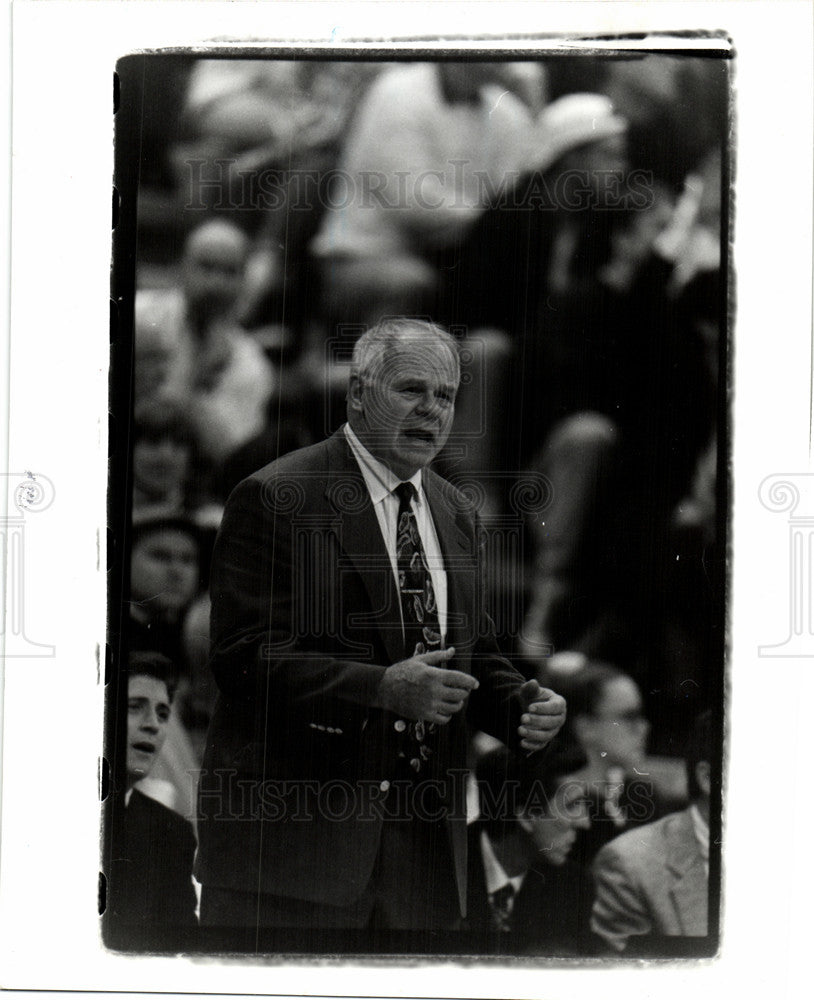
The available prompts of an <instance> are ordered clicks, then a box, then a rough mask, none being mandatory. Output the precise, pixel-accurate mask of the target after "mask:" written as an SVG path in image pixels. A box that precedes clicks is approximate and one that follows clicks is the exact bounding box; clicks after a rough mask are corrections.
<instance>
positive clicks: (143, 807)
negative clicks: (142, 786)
mask: <svg viewBox="0 0 814 1000" xmlns="http://www.w3.org/2000/svg"><path fill="white" fill-rule="evenodd" d="M128 816H129V817H139V818H140V819H141V820H142V821H144V822H146V823H149V825H150V827H151V828H152V829H153V830H154V831H158V832H159V833H160V836H161V838H164V842H165V843H166V841H168V840H169V841H173V842H175V843H179V842H180V843H188V844H189V845H190V846H191V847H193V848H194V846H195V834H194V833H193V832H192V826H191V825H190V824H189V823H188V822H187V820H185V819H184V817H183V816H180V815H179V814H178V813H177V812H175V811H174V810H173V809H170V808H168V807H167V806H165V805H164V804H163V803H162V802H159V801H158V800H157V799H154V798H152V797H151V796H149V795H145V794H144V792H140V791H139V790H138V788H134V789H133V792H132V796H131V798H130V805H129V806H128ZM161 842H162V840H161V839H159V838H155V843H156V844H158V843H161Z"/></svg>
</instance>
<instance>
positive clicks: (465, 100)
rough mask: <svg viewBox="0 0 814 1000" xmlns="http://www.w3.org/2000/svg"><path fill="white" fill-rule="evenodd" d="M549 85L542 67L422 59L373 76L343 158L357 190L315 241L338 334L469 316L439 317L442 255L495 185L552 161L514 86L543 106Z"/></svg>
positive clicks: (349, 183) (327, 311)
mask: <svg viewBox="0 0 814 1000" xmlns="http://www.w3.org/2000/svg"><path fill="white" fill-rule="evenodd" d="M543 88H544V81H543V76H542V69H541V67H540V66H539V65H538V64H535V63H525V64H519V63H478V62H469V63H439V64H432V63H414V64H410V65H399V66H395V67H393V68H390V69H387V70H385V71H384V72H382V73H381V75H380V76H379V77H378V78H377V79H376V80H374V82H373V83H372V85H371V86H370V88H369V89H368V91H367V93H366V95H365V97H364V99H363V101H362V103H361V105H360V107H359V109H358V111H357V113H356V116H355V117H354V119H353V121H352V124H351V128H350V131H349V132H348V135H347V139H346V141H345V145H344V149H343V151H342V156H341V158H340V162H339V171H340V176H342V177H344V178H345V187H346V188H347V190H346V191H342V192H339V191H337V192H336V193H335V201H336V204H335V205H332V206H331V207H330V209H329V211H328V212H327V213H326V214H325V216H324V218H323V220H322V225H321V227H320V230H319V232H318V234H317V236H316V238H315V239H314V240H313V242H312V244H311V251H312V253H313V255H314V258H315V259H316V261H317V262H318V264H319V266H320V270H321V274H322V305H323V313H324V316H325V318H326V320H327V321H328V324H329V327H330V330H331V333H332V334H333V333H334V332H335V331H334V326H335V324H336V323H343V324H348V325H354V324H355V325H358V326H361V327H364V326H365V325H370V324H372V323H375V322H376V321H377V320H379V319H380V318H381V317H382V316H384V315H388V316H393V315H403V314H413V315H415V314H418V313H424V314H429V315H432V316H433V317H434V318H436V319H438V320H439V321H443V320H448V319H449V318H453V319H455V320H456V321H461V317H447V316H445V315H443V314H439V310H438V308H437V301H436V300H437V296H438V292H439V284H440V279H441V275H440V272H439V255H443V254H444V253H445V252H446V251H448V250H450V249H454V248H455V247H456V245H458V244H460V241H461V240H462V238H464V237H465V235H466V233H467V232H468V230H469V229H470V228H471V226H472V224H473V223H474V222H475V220H476V219H477V218H478V217H479V216H480V214H481V213H482V212H483V210H484V208H485V199H486V197H487V192H488V191H495V190H499V189H500V188H501V186H502V185H503V184H504V183H505V181H506V179H507V177H508V178H509V179H511V177H512V176H513V175H515V174H517V173H518V172H519V171H523V170H527V169H531V168H532V167H533V166H534V165H535V163H536V160H537V159H543V158H544V156H545V150H544V148H543V149H542V150H541V148H540V146H541V143H540V140H539V138H538V137H537V135H536V133H535V130H534V122H535V117H534V114H533V113H532V111H531V110H530V108H529V107H528V106H527V105H526V104H524V103H523V101H522V100H521V99H519V98H518V97H517V96H516V94H515V93H513V92H512V91H513V90H514V91H520V92H521V93H523V94H528V93H529V92H530V91H531V92H532V93H536V94H537V95H538V98H537V103H538V105H539V103H540V102H541V96H542V93H543ZM535 147H537V148H535ZM340 196H341V197H342V199H343V200H342V201H340V200H339V198H340ZM464 304H465V300H464Z"/></svg>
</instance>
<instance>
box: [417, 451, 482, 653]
mask: <svg viewBox="0 0 814 1000" xmlns="http://www.w3.org/2000/svg"><path fill="white" fill-rule="evenodd" d="M423 484H424V492H425V494H426V496H427V502H428V504H429V507H430V512H431V513H432V519H433V523H434V524H435V531H436V534H437V535H438V543H439V545H440V546H441V554H442V555H443V557H444V568H445V570H446V573H447V643H446V645H447V646H448V647H449V646H454V647H455V648H456V649H457V650H459V651H460V652H462V653H463V651H464V649H465V648H467V647H469V646H471V643H472V641H473V637H474V636H475V635H476V634H477V629H476V627H475V626H476V623H473V622H468V621H467V620H466V616H467V609H471V608H473V607H475V600H474V598H475V579H474V573H473V566H474V565H475V561H474V560H473V553H472V542H471V541H470V539H469V538H468V537H467V535H466V534H465V533H464V532H463V531H462V530H461V528H460V527H459V526H458V520H457V513H458V512H457V510H455V509H454V508H453V506H452V503H451V500H450V497H449V496H448V495H447V494H445V493H444V492H443V489H442V488H441V486H439V482H438V479H437V477H434V476H431V475H429V474H428V472H427V471H426V470H425V472H424V475H423ZM470 613H471V612H470Z"/></svg>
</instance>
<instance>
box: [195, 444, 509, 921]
mask: <svg viewBox="0 0 814 1000" xmlns="http://www.w3.org/2000/svg"><path fill="white" fill-rule="evenodd" d="M424 488H425V492H426V496H427V499H428V502H429V505H430V509H431V511H432V516H433V519H434V522H435V527H436V531H437V533H438V538H439V542H440V545H441V549H442V552H443V554H444V559H445V567H446V571H447V577H448V624H447V645H448V646H455V649H456V650H457V653H456V656H455V659H454V661H453V662H452V663H451V666H454V668H455V669H457V670H461V671H465V672H468V673H471V674H473V675H474V676H475V677H476V678H477V679H478V680H479V681H480V687H479V689H478V690H477V691H476V692H473V693H472V695H471V696H470V698H469V702H468V706H467V709H466V716H467V719H466V720H465V719H464V713H463V712H462V713H459V714H458V715H457V716H455V717H454V718H453V719H452V720H451V722H450V723H449V724H448V725H446V726H443V727H439V728H438V730H437V732H436V733H435V734H434V736H433V740H434V743H433V745H434V753H433V755H432V757H431V758H430V761H429V766H428V770H427V772H426V774H425V775H422V778H427V779H429V780H433V781H438V782H440V785H439V786H437V787H438V788H439V789H440V792H441V795H442V798H443V801H444V807H445V812H446V818H447V820H448V826H449V833H450V838H451V844H452V850H453V856H454V859H455V872H454V875H455V879H456V883H457V886H458V893H459V898H460V901H461V905H462V908H463V907H464V905H465V895H466V854H467V845H466V810H465V777H464V768H465V761H466V743H467V727H466V723H467V722H468V723H469V724H470V725H471V726H473V727H475V728H477V729H484V730H486V731H487V732H490V733H492V734H493V735H495V736H497V737H498V738H499V739H501V740H504V741H506V742H508V743H510V744H512V743H516V741H517V737H516V735H515V733H516V729H517V726H518V725H519V719H520V715H521V713H522V706H521V702H520V698H519V697H518V694H517V692H518V689H519V687H520V685H521V684H522V682H523V678H522V677H521V675H520V674H519V673H518V672H517V671H516V670H514V668H513V667H512V666H511V665H510V664H509V663H508V662H507V661H506V660H505V659H503V658H502V657H501V656H500V654H499V651H498V648H497V644H496V642H495V638H494V630H493V627H492V623H491V621H490V620H489V618H488V616H487V615H486V613H485V610H484V606H483V588H482V585H481V566H480V545H479V531H478V528H477V525H476V520H475V518H474V517H473V515H472V513H471V512H470V509H469V507H468V504H467V500H466V499H465V497H464V496H463V495H462V494H461V493H460V492H459V491H458V490H456V489H454V487H452V486H451V485H450V484H449V483H447V482H446V481H445V480H443V479H441V478H440V477H439V476H437V475H436V474H435V473H433V472H431V471H429V470H426V471H425V472H424ZM211 596H212V640H213V649H214V653H213V660H212V667H213V670H214V673H215V677H216V679H217V682H218V686H219V688H220V696H219V700H218V704H217V706H216V709H215V712H214V716H213V720H212V724H211V727H210V733H209V738H208V741H207V743H208V745H207V749H206V754H205V758H204V764H203V774H202V780H201V786H200V800H199V801H200V809H199V814H200V815H199V825H198V833H199V840H200V850H199V855H198V863H197V869H196V874H197V876H198V878H199V879H200V880H201V882H202V883H203V884H204V885H212V886H219V887H223V888H233V889H239V890H246V891H260V892H267V893H272V894H278V895H282V896H288V897H293V898H297V899H304V900H310V901H314V902H326V903H333V904H336V905H347V904H350V903H352V902H353V901H354V900H356V899H358V898H359V897H360V895H361V894H362V892H363V891H364V889H365V887H366V886H367V884H368V883H369V881H370V876H371V873H372V870H373V864H374V861H375V859H376V854H377V850H378V843H379V837H380V833H381V823H382V812H381V802H382V800H385V796H386V795H387V794H389V793H387V792H385V791H382V789H386V788H387V783H388V782H391V781H393V779H394V777H395V776H396V773H397V772H396V767H397V764H396V762H397V755H398V752H399V748H400V746H401V741H402V740H403V739H404V735H403V734H401V733H400V732H399V731H398V728H397V726H396V723H397V722H398V721H399V720H398V719H397V717H396V716H394V715H391V714H390V713H388V712H385V711H383V710H379V709H375V708H372V707H371V705H372V703H373V701H374V699H375V694H376V691H377V688H378V685H379V682H380V681H381V678H382V676H383V674H384V671H385V669H386V667H387V666H389V665H390V664H392V663H395V662H397V661H399V660H401V659H403V658H404V650H403V638H402V631H401V624H400V621H401V619H400V611H399V595H398V592H397V589H396V584H395V580H394V578H393V572H392V567H391V563H390V560H389V558H388V556H387V552H386V549H385V545H384V540H383V538H382V535H381V531H380V529H379V524H378V521H377V519H376V514H375V512H374V510H373V507H372V504H371V502H370V498H369V495H368V491H367V487H366V485H365V482H364V479H363V477H362V474H361V472H360V470H359V467H358V464H357V462H356V460H355V458H354V456H353V454H352V452H351V451H350V448H349V446H348V443H347V440H346V438H345V436H344V433H343V432H342V431H341V430H340V431H338V432H337V433H336V434H334V435H333V436H332V437H331V438H329V439H328V440H327V441H324V442H322V443H320V444H317V445H314V446H312V447H310V448H305V449H303V450H301V451H297V452H294V453H292V454H290V455H287V456H285V457H284V458H281V459H280V460H278V461H277V462H273V463H272V464H271V465H268V466H266V467H265V468H264V469H262V470H260V471H259V472H257V473H255V474H254V475H253V476H251V477H249V478H248V479H246V480H244V481H243V482H242V483H241V484H240V485H239V486H238V487H237V488H236V489H235V491H234V492H233V493H232V495H231V497H230V499H229V501H228V503H227V505H226V511H225V514H224V518H223V523H222V526H221V529H220V533H219V535H218V539H217V541H216V544H215V551H214V556H213V564H212V580H211ZM391 792H392V789H391ZM406 877H408V878H409V876H408V875H407V876H406Z"/></svg>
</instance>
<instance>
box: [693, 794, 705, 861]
mask: <svg viewBox="0 0 814 1000" xmlns="http://www.w3.org/2000/svg"><path fill="white" fill-rule="evenodd" d="M690 817H691V818H692V828H693V832H694V833H695V839H696V840H697V841H698V847H699V850H700V851H701V857H702V858H703V859H704V861H707V860H708V858H709V824H708V823H707V821H706V820H705V819H704V817H703V816H702V815H701V810H700V809H699V808H698V806H697V805H695V803H693V804H692V805H691V806H690Z"/></svg>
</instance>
